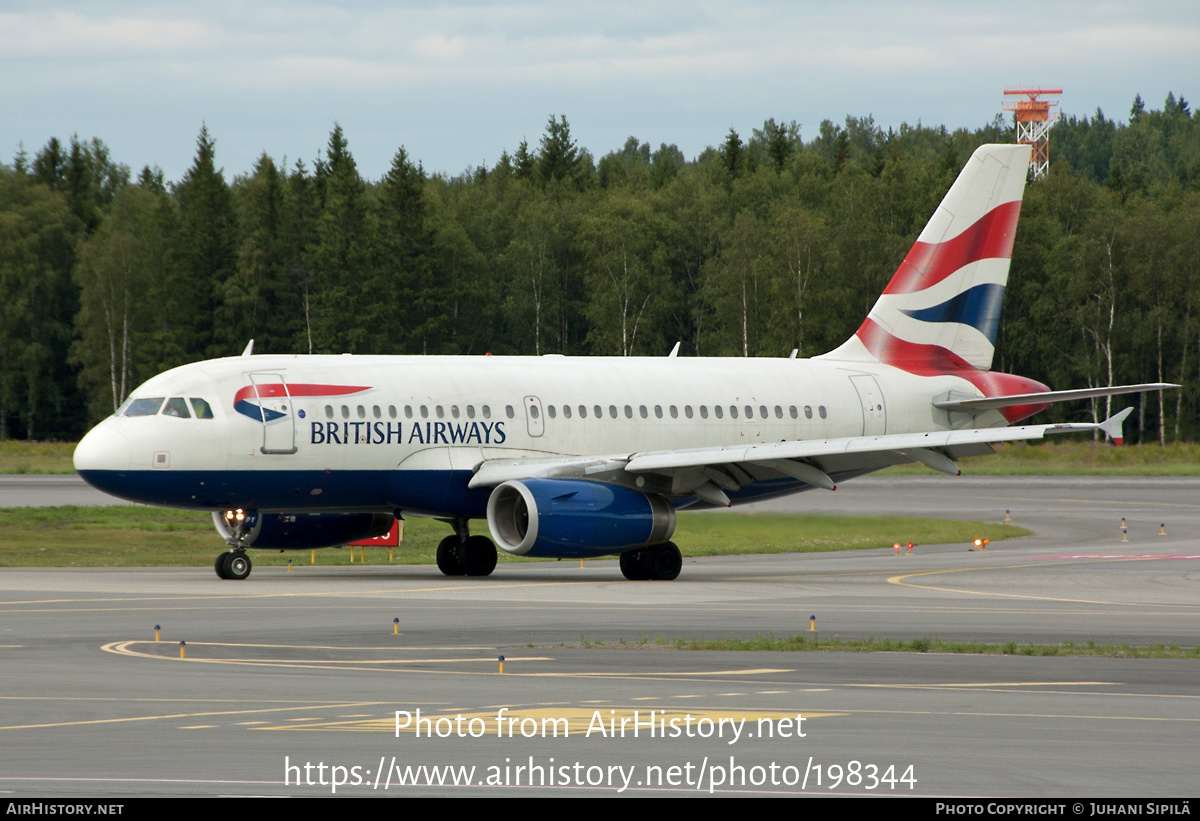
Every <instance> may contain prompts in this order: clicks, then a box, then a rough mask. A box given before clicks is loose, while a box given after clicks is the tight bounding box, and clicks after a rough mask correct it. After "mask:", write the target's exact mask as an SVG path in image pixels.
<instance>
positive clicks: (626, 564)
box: [620, 548, 649, 582]
mask: <svg viewBox="0 0 1200 821" xmlns="http://www.w3.org/2000/svg"><path fill="white" fill-rule="evenodd" d="M620 561H621V574H622V575H623V576H624V577H625V578H627V579H629V581H631V582H640V581H645V580H646V579H648V578H649V576H647V575H646V550H645V548H643V549H641V550H626V551H625V552H624V553H622V554H621V556H620Z"/></svg>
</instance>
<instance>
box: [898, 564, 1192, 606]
mask: <svg viewBox="0 0 1200 821" xmlns="http://www.w3.org/2000/svg"><path fill="white" fill-rule="evenodd" d="M1048 564H1061V562H1047V563H1040V564H1011V565H1002V566H995V567H957V568H951V569H947V570H922V571H918V572H916V573H903V574H901V575H899V576H892V577H891V578H890V579H888V580H887V581H888V584H894V585H898V586H900V587H912V588H915V589H917V590H934V591H937V592H939V593H963V594H965V595H968V596H992V597H995V598H1000V599H1023V600H1028V601H1054V602H1064V603H1068V604H1104V605H1109V606H1117V607H1191V606H1192V605H1186V604H1155V603H1153V602H1122V601H1103V600H1100V599H1070V598H1065V597H1061V596H1029V595H1025V594H1022V593H992V592H989V591H985V590H964V589H961V588H957V587H936V586H934V585H929V584H912V583H910V582H909V581H907V580H908V579H919V578H923V577H926V576H942V575H946V574H948V573H968V572H985V571H989V570H1022V569H1025V568H1028V567H1046V566H1047V565H1048Z"/></svg>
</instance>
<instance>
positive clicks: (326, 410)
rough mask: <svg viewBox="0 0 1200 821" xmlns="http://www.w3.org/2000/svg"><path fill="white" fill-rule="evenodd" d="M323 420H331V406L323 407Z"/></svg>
mask: <svg viewBox="0 0 1200 821" xmlns="http://www.w3.org/2000/svg"><path fill="white" fill-rule="evenodd" d="M325 418H326V419H332V418H333V405H326V406H325Z"/></svg>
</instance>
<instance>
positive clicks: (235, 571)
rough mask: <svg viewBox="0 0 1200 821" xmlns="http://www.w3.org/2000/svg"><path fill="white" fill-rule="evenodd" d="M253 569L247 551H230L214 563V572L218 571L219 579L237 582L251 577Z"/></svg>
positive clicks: (218, 557)
mask: <svg viewBox="0 0 1200 821" xmlns="http://www.w3.org/2000/svg"><path fill="white" fill-rule="evenodd" d="M253 567H254V565H253V564H252V563H251V562H250V557H249V556H247V555H246V551H245V550H230V551H228V552H226V553H222V554H221V555H220V556H217V560H216V561H215V562H213V570H216V571H217V576H218V577H220V578H222V579H233V580H235V581H240V580H242V579H244V578H246V577H247V576H249V575H250V570H251V568H253Z"/></svg>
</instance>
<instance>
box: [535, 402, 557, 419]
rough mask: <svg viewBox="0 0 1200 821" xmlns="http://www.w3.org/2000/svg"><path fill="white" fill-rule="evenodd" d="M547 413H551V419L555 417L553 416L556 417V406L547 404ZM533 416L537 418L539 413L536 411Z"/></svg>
mask: <svg viewBox="0 0 1200 821" xmlns="http://www.w3.org/2000/svg"><path fill="white" fill-rule="evenodd" d="M546 413H548V414H550V418H551V419H553V418H554V417H555V415H556V414H555V412H554V406H553V405H547V406H546ZM533 418H534V419H536V418H537V414H536V413H535V414H534V415H533Z"/></svg>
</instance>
